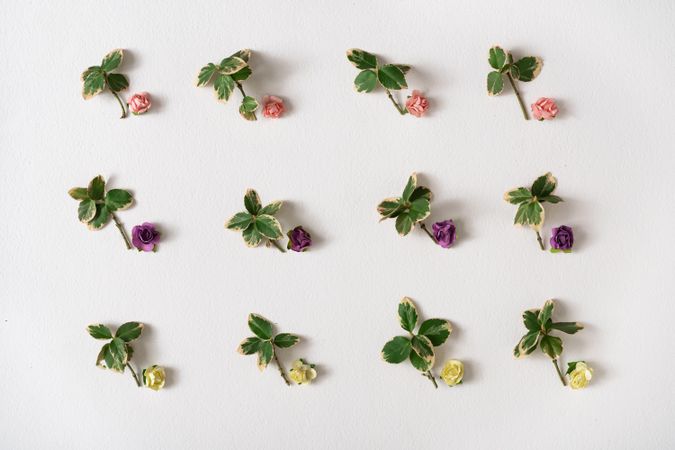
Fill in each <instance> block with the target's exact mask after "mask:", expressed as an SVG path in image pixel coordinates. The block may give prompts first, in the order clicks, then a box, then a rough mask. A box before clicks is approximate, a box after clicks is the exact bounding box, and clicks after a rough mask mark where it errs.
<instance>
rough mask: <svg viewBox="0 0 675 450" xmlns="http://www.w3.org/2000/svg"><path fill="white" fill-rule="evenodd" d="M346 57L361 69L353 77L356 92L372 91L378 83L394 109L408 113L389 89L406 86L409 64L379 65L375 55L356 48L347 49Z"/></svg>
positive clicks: (402, 113)
mask: <svg viewBox="0 0 675 450" xmlns="http://www.w3.org/2000/svg"><path fill="white" fill-rule="evenodd" d="M347 59H348V60H349V61H350V62H351V63H352V64H353V65H354V66H355V67H356V68H357V69H360V70H361V72H359V74H358V75H357V76H356V78H355V79H354V87H355V88H356V91H357V92H372V91H373V90H374V89H375V88H376V87H377V85H378V84H379V85H380V86H382V87H383V88H384V90H385V91H386V92H387V96H388V97H389V100H391V102H392V103H393V104H394V106H395V107H396V110H397V111H398V112H399V113H400V114H401V115H405V114H407V113H408V110H407V109H406V108H405V107H404V106H402V105H400V104H399V103H398V102H397V101H396V100H395V99H394V96H393V95H392V93H391V91H399V90H401V89H407V88H408V83H407V82H406V80H405V75H406V74H407V73H408V71H409V70H410V68H411V66H409V65H406V64H384V65H381V64H380V63H379V62H378V60H377V56H375V55H374V54H372V53H368V52H366V51H364V50H360V49H358V48H350V49H349V50H347Z"/></svg>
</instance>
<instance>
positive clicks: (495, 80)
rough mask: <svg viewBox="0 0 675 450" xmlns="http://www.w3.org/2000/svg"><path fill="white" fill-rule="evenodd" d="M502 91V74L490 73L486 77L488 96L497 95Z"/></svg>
mask: <svg viewBox="0 0 675 450" xmlns="http://www.w3.org/2000/svg"><path fill="white" fill-rule="evenodd" d="M503 89H504V79H503V78H502V74H501V73H499V72H496V71H492V72H490V73H488V75H487V93H488V95H491V96H492V95H499V94H501V93H502V90H503Z"/></svg>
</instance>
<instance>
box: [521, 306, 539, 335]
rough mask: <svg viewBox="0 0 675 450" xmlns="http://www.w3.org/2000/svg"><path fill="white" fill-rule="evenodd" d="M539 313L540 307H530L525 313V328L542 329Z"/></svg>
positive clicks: (531, 329)
mask: <svg viewBox="0 0 675 450" xmlns="http://www.w3.org/2000/svg"><path fill="white" fill-rule="evenodd" d="M538 315H539V310H538V309H530V310H528V311H525V312H524V313H523V323H524V324H525V328H527V329H528V330H530V331H539V330H540V329H541V323H540V322H539V319H538V318H537V316H538Z"/></svg>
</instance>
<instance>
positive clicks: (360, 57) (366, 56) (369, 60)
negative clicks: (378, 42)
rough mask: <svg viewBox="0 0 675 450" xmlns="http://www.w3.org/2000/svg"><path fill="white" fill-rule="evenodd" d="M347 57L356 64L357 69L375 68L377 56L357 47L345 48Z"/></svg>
mask: <svg viewBox="0 0 675 450" xmlns="http://www.w3.org/2000/svg"><path fill="white" fill-rule="evenodd" d="M347 59H348V60H349V61H351V63H352V64H354V65H355V66H356V68H357V69H375V68H377V57H376V56H375V55H373V54H372V53H368V52H366V51H364V50H360V49H358V48H350V49H349V50H347Z"/></svg>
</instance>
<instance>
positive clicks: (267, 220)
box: [253, 214, 284, 240]
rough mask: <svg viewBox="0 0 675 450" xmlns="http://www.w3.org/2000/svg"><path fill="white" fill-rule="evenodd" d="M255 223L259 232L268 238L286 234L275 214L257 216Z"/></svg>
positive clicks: (272, 238)
mask: <svg viewBox="0 0 675 450" xmlns="http://www.w3.org/2000/svg"><path fill="white" fill-rule="evenodd" d="M253 225H254V226H255V227H256V229H257V230H258V232H259V233H260V234H262V235H263V236H265V237H266V238H267V239H271V240H276V239H279V238H280V237H281V236H282V235H283V234H284V233H283V231H282V230H281V224H280V223H279V221H278V220H277V219H276V218H275V217H274V216H269V215H267V214H261V215H259V216H258V217H256V219H255V221H254V222H253Z"/></svg>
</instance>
